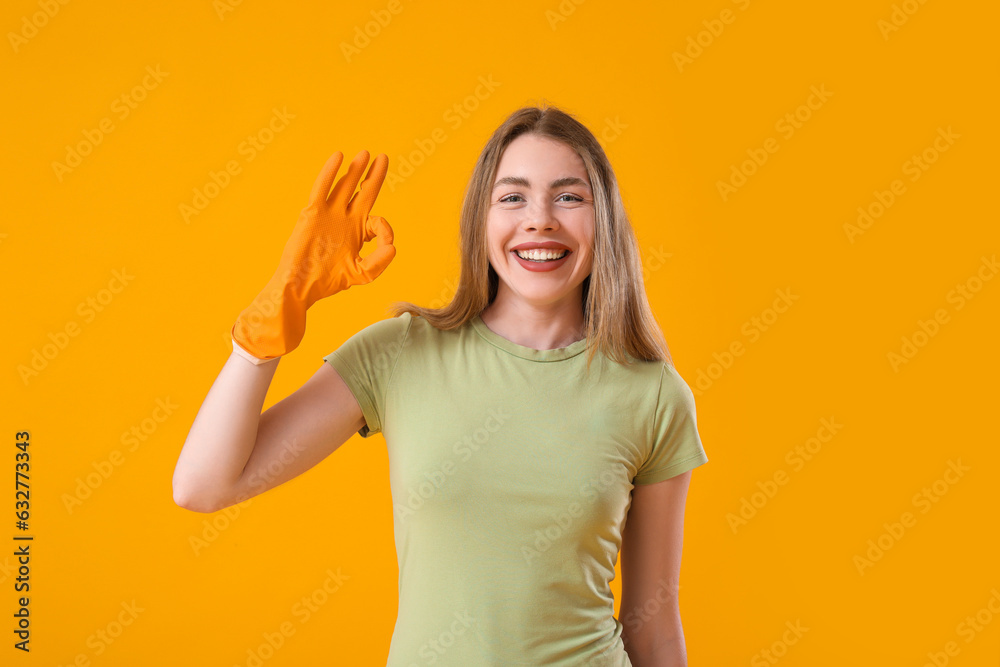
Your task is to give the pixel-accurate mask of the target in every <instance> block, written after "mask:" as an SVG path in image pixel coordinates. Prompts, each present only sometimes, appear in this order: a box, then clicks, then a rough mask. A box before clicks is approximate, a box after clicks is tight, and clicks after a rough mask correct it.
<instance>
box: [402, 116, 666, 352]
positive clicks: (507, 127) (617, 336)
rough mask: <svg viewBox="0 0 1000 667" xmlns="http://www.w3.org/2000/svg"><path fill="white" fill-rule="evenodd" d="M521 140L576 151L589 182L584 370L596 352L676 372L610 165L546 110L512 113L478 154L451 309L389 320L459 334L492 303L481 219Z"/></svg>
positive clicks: (581, 133)
mask: <svg viewBox="0 0 1000 667" xmlns="http://www.w3.org/2000/svg"><path fill="white" fill-rule="evenodd" d="M525 133H534V134H536V135H539V136H542V137H548V138H550V139H555V140H557V141H561V142H563V143H565V144H567V145H568V146H570V147H571V148H573V149H574V150H575V151H576V152H577V153H578V154H579V155H580V157H581V158H582V159H583V163H584V165H586V168H587V175H588V176H589V177H590V183H591V189H592V191H593V194H594V218H595V219H594V247H593V257H594V260H593V268H592V270H591V273H590V275H588V276H587V277H586V278H585V279H584V280H583V285H582V286H583V303H582V305H583V316H584V323H585V324H584V326H585V335H586V336H587V339H588V344H587V346H588V354H587V369H588V371H589V369H590V362H591V359H593V357H594V354H595V353H596V352H597V350H598V349H600V350H602V351H603V352H604V354H605V356H607V357H608V358H610V359H612V360H613V361H616V362H618V363H621V364H625V365H628V364H630V363H632V361H633V360H644V361H664V362H666V363H667V364H669V365H671V366H673V360H672V359H671V356H670V351H669V348H668V347H667V342H666V340H665V339H664V337H663V332H662V331H661V330H660V327H659V325H658V324H657V323H656V318H655V317H654V315H653V311H652V309H651V308H650V306H649V301H648V300H647V298H646V290H645V287H644V284H643V279H642V263H641V260H640V258H639V244H638V242H637V241H636V238H635V232H634V231H633V229H632V224H631V223H630V222H629V219H628V215H627V214H626V212H625V206H624V204H623V203H622V198H621V193H620V192H619V191H618V182H617V180H616V179H615V174H614V170H613V169H612V168H611V162H610V161H609V160H608V157H607V155H605V153H604V149H603V148H602V147H601V145H600V144H599V143H598V141H597V138H596V137H594V135H593V134H592V133H591V132H590V130H588V129H587V128H586V127H585V126H584V125H583V124H582V123H580V121H578V120H577V119H576V118H574V117H573V116H572V115H571V114H569V113H566V112H564V111H562V110H560V109H558V108H556V107H554V106H551V105H547V104H546V105H543V106H541V107H538V106H531V107H524V108H521V109H518V110H517V111H515V112H514V113H512V114H511V115H510V116H508V117H507V119H506V120H505V121H504V122H503V124H502V125H500V127H498V128H497V129H496V131H494V132H493V136H491V137H490V139H489V141H487V142H486V146H485V147H484V148H483V151H482V153H480V155H479V160H478V161H477V162H476V166H475V169H474V170H473V172H472V176H471V177H470V179H469V184H468V186H467V188H466V191H465V200H464V202H463V204H462V213H461V219H460V222H459V234H460V237H461V241H460V243H461V247H460V255H461V273H460V275H459V280H458V286H457V288H456V290H455V296H454V297H453V298H452V300H451V303H449V304H447V305H445V306H443V307H441V308H423V307H421V306H417V305H415V304H412V303H409V302H407V301H398V302H395V303H393V304H392V306H390V312H391V313H392V316H393V317H397V316H399V315H402V314H403V313H410V314H411V315H420V316H421V317H424V318H426V319H427V321H428V322H430V323H431V325H432V326H434V327H435V328H437V329H444V330H450V329H456V328H458V327H461V326H462V325H464V324H465V323H466V322H468V321H469V320H471V319H473V318H475V317H476V316H477V315H479V314H480V313H482V312H483V310H485V309H486V307H487V306H488V305H490V304H491V303H493V300H494V299H495V298H496V295H497V288H498V286H499V277H498V276H497V273H496V271H494V270H493V267H492V266H490V262H489V256H488V250H487V238H486V217H487V213H488V211H489V205H490V197H491V195H492V191H493V182H494V180H495V179H496V173H497V167H498V165H499V164H500V158H501V156H502V155H503V152H504V150H505V149H506V148H507V146H508V144H510V143H511V142H512V141H513V140H514V139H515V138H517V137H518V136H520V135H522V134H525Z"/></svg>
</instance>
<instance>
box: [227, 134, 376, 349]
mask: <svg viewBox="0 0 1000 667" xmlns="http://www.w3.org/2000/svg"><path fill="white" fill-rule="evenodd" d="M368 159H369V155H368V151H364V150H363V151H361V152H360V153H358V155H357V157H355V158H354V161H353V162H351V164H350V166H349V167H348V168H347V174H345V175H344V176H343V177H342V178H341V179H340V180H339V181H337V184H336V186H334V187H333V191H332V192H331V191H330V186H331V185H332V184H333V181H334V178H335V177H336V176H337V172H338V171H339V170H340V165H341V163H342V162H343V160H344V155H343V153H341V152H340V151H337V152H336V153H334V154H333V155H332V156H330V159H329V160H327V161H326V164H325V165H324V166H323V171H321V172H320V174H319V176H318V177H317V178H316V182H315V183H314V184H313V189H312V194H311V195H310V197H309V203H308V204H307V205H306V207H305V208H304V209H302V212H301V213H300V214H299V219H298V222H296V223H295V229H293V230H292V235H291V237H290V238H289V239H288V242H287V243H286V244H285V249H284V251H283V252H282V253H281V260H280V262H279V263H278V270H277V271H275V272H274V275H273V276H272V277H271V280H270V281H269V282H268V283H267V285H266V286H265V287H264V289H263V290H261V292H260V294H258V295H257V297H256V298H255V299H254V300H253V303H251V304H250V305H249V306H247V308H246V309H244V310H243V312H242V313H240V315H239V317H238V318H237V319H236V323H235V324H234V325H233V330H232V334H233V341H234V343H238V344H239V347H241V348H242V349H243V350H245V351H246V352H249V353H250V354H251V355H253V357H255V358H256V359H258V360H264V361H266V360H268V359H274V358H277V357H280V356H282V355H284V354H288V353H289V352H291V351H292V350H294V349H295V348H296V347H298V345H299V343H300V342H301V341H302V336H303V334H305V329H306V310H307V309H308V308H309V307H310V306H311V305H313V304H314V303H316V302H317V301H319V300H320V299H322V298H324V297H328V296H330V295H333V294H336V293H337V292H340V291H342V290H346V289H348V288H349V287H351V285H364V284H367V283H370V282H371V281H372V280H374V279H375V278H377V277H378V276H379V274H381V273H382V271H384V270H385V267H387V266H388V265H389V262H391V261H392V258H393V257H395V255H396V248H395V247H394V246H393V245H392V228H391V227H390V226H389V223H388V222H386V220H385V218H381V217H379V216H374V215H369V214H368V212H369V211H370V210H371V208H372V205H373V204H374V203H375V198H376V197H378V192H379V189H380V188H381V187H382V181H384V180H385V175H386V172H387V171H388V169H389V158H388V157H387V156H385V155H384V154H379V155H377V156H376V157H375V160H374V161H373V162H372V165H371V168H370V169H369V170H368V175H367V176H365V179H364V181H362V182H361V188H360V190H359V191H358V193H357V194H354V189H355V187H357V185H358V181H359V180H360V179H361V174H362V173H363V172H364V170H365V166H366V165H367V164H368ZM352 195H354V196H353V197H352ZM376 237H378V244H377V246H376V248H375V250H373V251H372V252H371V254H369V255H368V256H367V257H365V258H364V259H361V257H360V256H359V253H360V252H361V247H362V245H363V244H364V243H365V242H367V241H371V240H372V239H374V238H376ZM234 349H235V347H234ZM243 356H246V355H243Z"/></svg>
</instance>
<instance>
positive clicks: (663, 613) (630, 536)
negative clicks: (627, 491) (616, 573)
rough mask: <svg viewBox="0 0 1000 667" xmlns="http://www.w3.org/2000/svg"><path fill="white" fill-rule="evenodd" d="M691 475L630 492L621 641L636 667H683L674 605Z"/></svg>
mask: <svg viewBox="0 0 1000 667" xmlns="http://www.w3.org/2000/svg"><path fill="white" fill-rule="evenodd" d="M690 481H691V471H690V470H689V471H687V472H685V473H682V474H680V475H677V476H675V477H671V478H670V479H665V480H663V481H662V482H656V483H654V484H639V485H636V486H635V487H634V488H633V489H632V505H631V507H630V508H629V511H628V518H627V519H626V521H625V530H624V532H623V533H622V548H621V568H622V604H621V613H620V614H619V615H620V616H621V617H622V625H623V626H624V629H623V630H622V639H623V641H624V643H625V650H626V651H627V652H628V656H629V660H630V661H631V662H632V665H633V666H634V667H686V666H687V648H686V646H685V644H684V629H683V627H682V626H681V612H680V606H679V601H678V588H679V586H680V583H679V582H680V569H681V546H682V542H683V538H684V504H685V501H686V499H687V491H688V485H689V484H690Z"/></svg>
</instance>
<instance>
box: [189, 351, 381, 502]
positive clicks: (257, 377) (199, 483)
mask: <svg viewBox="0 0 1000 667" xmlns="http://www.w3.org/2000/svg"><path fill="white" fill-rule="evenodd" d="M279 360H280V357H279V358H278V359H273V360H271V361H269V362H267V363H264V364H260V365H254V364H252V363H250V362H249V361H247V360H246V359H244V358H242V357H241V356H239V355H238V354H236V353H235V352H234V353H233V354H232V355H230V357H229V359H228V360H227V361H226V364H225V365H224V366H223V367H222V371H221V372H220V373H219V376H218V378H216V380H215V383H214V384H213V385H212V387H211V389H209V391H208V395H207V396H206V397H205V400H204V402H203V403H202V405H201V408H200V409H199V410H198V415H197V416H196V417H195V420H194V423H193V424H192V426H191V430H190V431H189V432H188V436H187V440H185V442H184V447H183V449H182V450H181V453H180V457H179V458H178V460H177V466H176V468H175V469H174V477H173V490H174V502H176V503H177V504H178V505H180V506H181V507H184V508H185V509H189V510H192V511H195V512H216V511H218V510H220V509H223V508H225V507H229V506H230V505H234V504H236V503H238V502H242V501H243V500H246V499H247V498H251V497H253V496H256V495H258V494H261V493H263V492H264V491H267V490H268V489H271V488H273V487H275V486H278V485H279V484H282V483H284V482H286V481H288V480H290V479H292V478H293V477H296V476H297V475H300V474H301V473H303V472H305V471H306V470H308V469H309V468H311V467H313V466H314V465H316V464H317V463H319V462H320V461H322V460H323V459H324V458H326V457H327V456H329V455H330V454H331V453H332V452H333V451H335V450H336V449H337V448H338V447H340V445H342V444H343V443H344V442H346V441H347V440H348V439H349V438H350V437H351V435H353V434H354V433H355V432H356V431H357V430H358V429H360V428H361V427H362V426H364V424H365V420H364V416H363V415H362V412H361V406H360V405H358V402H357V400H356V399H355V398H354V395H353V394H352V393H351V392H350V390H349V389H348V388H347V385H346V384H345V383H344V381H343V380H342V379H341V377H340V375H339V374H338V373H337V371H336V370H334V368H333V367H332V366H331V365H330V364H326V363H325V364H323V365H322V366H321V367H320V368H319V370H317V371H316V373H315V374H314V375H313V376H312V377H311V378H310V379H309V380H308V381H306V383H305V384H304V385H302V387H300V388H299V389H298V390H296V391H295V392H294V393H293V394H291V395H290V396H288V397H287V398H285V399H283V400H281V401H280V402H278V403H276V404H275V405H273V406H271V407H270V408H269V409H268V410H267V411H266V412H265V413H264V414H261V412H260V411H261V407H262V406H263V405H264V397H265V396H266V394H267V389H268V387H269V386H270V384H271V379H272V378H273V377H274V371H275V369H276V368H277V366H278V363H279Z"/></svg>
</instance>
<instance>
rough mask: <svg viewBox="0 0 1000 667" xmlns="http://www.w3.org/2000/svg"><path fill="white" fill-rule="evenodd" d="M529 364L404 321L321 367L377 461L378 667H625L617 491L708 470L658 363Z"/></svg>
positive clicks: (684, 395)
mask: <svg viewBox="0 0 1000 667" xmlns="http://www.w3.org/2000/svg"><path fill="white" fill-rule="evenodd" d="M586 345H587V339H583V340H579V341H576V342H574V343H572V344H570V345H569V346H567V347H562V348H558V349H552V350H535V349H533V348H529V347H524V346H521V345H518V344H516V343H513V342H511V341H509V340H507V339H505V338H503V337H502V336H500V335H499V334H497V333H495V332H493V331H492V330H490V329H489V328H487V326H486V324H485V323H484V322H483V321H482V319H481V318H480V317H478V316H477V317H476V318H475V319H474V320H471V321H470V322H469V323H467V324H466V325H465V326H463V327H461V328H459V329H456V330H453V331H442V330H438V329H435V328H434V327H433V326H431V324H430V323H429V322H428V321H427V320H426V319H424V318H422V317H412V316H411V315H410V314H409V313H405V314H403V315H400V316H399V317H394V318H390V319H386V320H382V321H379V322H375V323H374V324H372V325H370V326H368V327H366V328H365V329H362V330H361V331H359V332H358V333H357V334H355V335H354V336H352V337H351V338H349V339H348V340H347V341H346V342H344V344H343V345H341V346H340V348H338V349H337V350H336V351H335V352H333V353H331V354H330V355H328V356H326V357H324V360H325V361H327V362H329V363H330V364H332V365H333V367H334V368H336V369H337V371H338V373H340V375H341V377H342V378H343V379H344V382H345V383H346V384H347V386H348V387H349V388H350V390H351V392H352V393H353V394H354V396H355V397H356V398H357V400H358V403H359V404H360V405H361V409H362V412H363V413H364V418H365V421H366V422H367V423H366V425H365V426H364V427H362V428H361V429H360V430H359V431H358V433H359V434H360V435H361V436H363V437H366V438H367V437H371V436H372V435H373V434H375V433H379V432H381V433H382V434H383V435H384V437H385V442H386V446H387V447H388V455H389V479H390V488H391V491H392V501H393V508H394V511H393V523H394V532H395V542H396V556H397V560H398V563H399V610H398V614H397V618H396V626H395V630H394V632H393V635H392V642H391V645H390V649H389V658H388V663H387V667H418V666H421V665H440V666H452V665H455V666H461V667H487V666H489V667H494V666H496V667H499V666H505V667H506V666H510V665H536V666H537V665H560V666H563V665H564V666H565V667H571V666H572V667H580V666H581V665H589V666H593V667H598V666H602V667H603V666H607V667H630V665H631V663H630V662H629V659H628V656H627V655H626V653H625V650H624V647H623V645H622V640H621V632H622V624H621V623H620V622H619V621H618V619H616V618H615V617H614V596H613V594H612V593H611V588H610V583H611V581H612V580H613V579H614V576H615V562H616V561H617V559H618V551H619V548H620V546H621V536H622V529H623V528H624V522H625V518H626V514H627V512H628V508H629V506H630V504H631V490H632V487H633V485H634V484H650V483H653V482H659V481H662V480H665V479H668V478H670V477H674V476H676V475H679V474H681V473H683V472H686V471H688V470H691V469H692V468H695V467H697V466H700V465H702V464H703V463H706V462H707V461H708V457H707V456H706V455H705V451H704V449H703V448H702V444H701V439H700V437H699V435H698V429H697V423H696V418H695V404H694V395H693V394H692V392H691V390H690V388H689V387H688V385H687V384H686V383H685V381H684V380H683V379H682V378H681V377H680V375H678V374H677V372H676V371H675V370H674V369H673V367H672V366H670V365H668V364H666V363H663V362H644V361H643V362H638V363H636V364H633V365H631V366H624V365H621V364H617V363H615V362H613V361H611V360H610V359H608V358H607V357H605V356H604V355H603V354H601V353H598V354H597V355H595V356H594V359H593V361H592V363H591V368H590V376H589V377H588V376H587V375H586V357H587V355H586V349H587V348H586Z"/></svg>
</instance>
